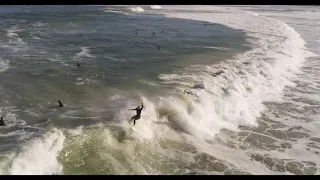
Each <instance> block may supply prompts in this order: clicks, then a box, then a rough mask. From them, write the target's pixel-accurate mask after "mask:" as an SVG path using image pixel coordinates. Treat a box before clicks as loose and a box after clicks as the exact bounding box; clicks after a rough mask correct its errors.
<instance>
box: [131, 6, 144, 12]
mask: <svg viewBox="0 0 320 180" xmlns="http://www.w3.org/2000/svg"><path fill="white" fill-rule="evenodd" d="M130 10H131V11H133V12H143V11H144V9H143V8H142V7H134V8H130Z"/></svg>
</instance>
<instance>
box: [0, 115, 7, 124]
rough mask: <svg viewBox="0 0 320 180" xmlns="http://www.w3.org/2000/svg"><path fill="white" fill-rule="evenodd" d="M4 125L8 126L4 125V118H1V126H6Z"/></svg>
mask: <svg viewBox="0 0 320 180" xmlns="http://www.w3.org/2000/svg"><path fill="white" fill-rule="evenodd" d="M4 125H6V123H4V120H3V116H1V119H0V126H4Z"/></svg>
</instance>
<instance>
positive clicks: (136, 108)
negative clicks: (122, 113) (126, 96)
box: [129, 108, 137, 111]
mask: <svg viewBox="0 0 320 180" xmlns="http://www.w3.org/2000/svg"><path fill="white" fill-rule="evenodd" d="M129 110H133V111H134V110H137V108H134V109H129Z"/></svg>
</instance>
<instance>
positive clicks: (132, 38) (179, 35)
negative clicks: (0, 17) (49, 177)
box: [0, 5, 320, 175]
mask: <svg viewBox="0 0 320 180" xmlns="http://www.w3.org/2000/svg"><path fill="white" fill-rule="evenodd" d="M21 8H22V9H23V7H21ZM31 8H34V7H31ZM46 8H48V9H49V12H51V11H52V12H55V13H57V12H58V14H59V13H61V16H63V15H64V14H63V13H64V12H65V11H68V12H73V13H75V14H74V17H73V18H74V19H73V20H72V21H73V22H72V23H73V24H72V25H70V24H66V22H58V21H55V20H54V18H52V17H55V16H54V15H51V14H50V15H48V16H49V17H43V18H44V19H43V20H41V19H40V20H36V21H35V20H32V19H31V20H29V21H27V22H23V20H21V19H19V18H20V17H19V16H18V15H17V17H16V19H17V22H20V23H21V24H23V23H26V26H23V25H21V27H20V26H19V25H15V26H11V27H9V26H10V25H8V27H1V28H2V29H3V30H4V32H6V33H5V34H3V35H1V45H0V47H1V52H2V53H3V54H5V55H3V56H1V57H0V73H1V75H2V77H1V81H2V82H3V84H2V85H0V91H1V92H0V93H1V95H2V98H1V99H0V101H1V108H0V111H1V112H0V114H3V115H5V119H6V126H5V127H1V136H0V138H1V139H0V140H1V141H0V142H1V146H2V148H1V149H0V156H1V161H0V173H1V174H312V175H314V174H319V164H320V158H319V148H320V144H319V143H320V134H319V127H320V126H319V125H320V124H319V120H318V117H319V111H320V109H319V107H320V106H319V103H320V102H319V101H320V98H319V95H318V94H319V93H318V92H319V80H318V78H317V76H318V73H317V70H318V66H319V65H318V62H317V59H318V58H319V57H318V53H319V52H318V50H317V47H319V43H318V41H316V40H315V39H317V38H318V39H319V38H320V37H318V36H316V30H317V29H316V28H315V30H314V31H315V32H312V30H310V29H308V28H305V29H304V28H303V27H309V28H310V27H312V26H311V25H309V24H308V23H310V24H311V23H312V22H313V21H316V18H315V17H316V15H318V13H319V12H317V11H313V8H314V9H315V7H309V9H308V7H291V6H283V7H279V8H278V7H277V8H276V7H275V9H272V8H269V7H256V6H192V7H190V6H162V5H161V6H158V5H157V6H156V5H153V6H107V7H105V6H97V7H90V6H89V7H88V9H86V7H85V6H83V9H80V10H77V11H75V10H74V9H73V8H72V7H68V8H66V9H65V8H63V7H59V8H56V9H54V8H53V7H46V6H44V7H43V9H44V10H46ZM40 9H41V8H40ZM44 10H43V11H44ZM11 11H18V12H19V11H21V10H19V9H13V10H11ZM35 11H38V10H35ZM41 11H42V10H41ZM41 11H40V10H39V13H42V12H41ZM78 11H79V12H78ZM3 12H5V11H3ZM83 12H85V13H86V16H87V17H89V18H92V21H83V19H82V18H83V17H82V15H81V14H82V13H83ZM292 12H294V14H295V16H291V15H290V13H291V14H292ZM103 13H104V14H103ZM306 14H308V16H306ZM96 16H97V17H96ZM104 16H106V17H105V18H111V19H110V22H109V21H108V22H103V21H104V20H105V18H104ZM64 17H65V18H68V17H67V16H64ZM301 17H304V18H305V19H307V20H306V21H302V20H300V21H301V22H300V21H296V20H295V19H294V18H301ZM46 18H48V19H49V18H50V19H51V20H52V19H53V20H52V22H46V21H44V20H45V19H46ZM100 18H101V19H100ZM114 19H116V20H117V19H118V20H117V22H115V21H114ZM67 20H68V21H69V19H67ZM171 20H172V22H171ZM70 21H71V20H70ZM94 21H95V22H97V23H98V24H99V23H101V24H102V23H110V24H111V25H113V26H110V24H106V26H102V25H101V26H99V25H96V26H94V25H92V24H91V26H88V25H90V23H92V22H94ZM44 22H46V23H44ZM126 22H130V23H131V24H129V25H127V26H125V25H124V24H126ZM150 22H155V23H154V24H151V25H148V24H150ZM298 22H299V23H301V24H299V23H298ZM5 23H6V22H5ZM50 23H52V26H53V28H55V29H52V27H50V26H51V25H50ZM157 23H163V24H157ZM177 23H181V25H180V26H176V25H175V24H177ZM30 24H32V26H29V25H30ZM27 25H28V26H27ZM317 25H318V24H317ZM3 26H4V25H3ZM27 27H30V29H28V28H27ZM90 27H92V28H93V27H95V29H94V30H91V29H90ZM106 27H110V29H109V30H108V32H104V33H106V34H103V32H102V31H105V28H106ZM179 27H180V28H179ZM198 27H199V29H195V28H198ZM37 28H41V29H37ZM70 29H71V30H70ZM296 29H298V30H296ZM26 31H30V36H31V35H33V36H34V35H36V36H37V37H38V38H39V39H35V38H32V37H28V35H26V34H23V32H26ZM197 31H198V33H197ZM309 31H311V33H313V36H315V37H312V36H311V37H309V36H308V35H309V33H310V32H309ZM70 32H75V33H74V34H72V37H74V40H69V39H67V38H66V37H69V36H70ZM154 32H155V34H154V35H152V33H154ZM80 33H81V35H82V36H79V34H80ZM54 34H56V36H57V37H55V36H54ZM46 36H47V37H49V40H52V41H51V42H52V44H51V45H50V46H45V45H43V44H42V43H45V41H46V40H45V37H46ZM87 37H88V39H86V38H87ZM159 44H160V47H161V48H160V49H158V50H157V49H156V47H157V45H159ZM133 46H134V48H136V49H132V47H133ZM26 47H27V48H28V49H29V52H28V53H29V54H28V53H26V51H25V50H26ZM60 48H61V49H60ZM123 49H125V50H126V52H125V53H124V52H123V51H122V50H123ZM19 53H23V54H24V56H23V58H26V59H17V56H18V55H19ZM75 62H80V63H81V68H78V69H77V68H74V64H75ZM139 64H140V66H139ZM32 80H34V81H32ZM26 82H30V83H29V84H28V83H26ZM41 84H43V87H42V86H41ZM19 88H20V89H21V88H22V89H24V92H21V94H20V93H18V92H19V91H18V90H19ZM35 94H36V95H38V96H36V95H35ZM58 98H59V99H61V100H62V101H63V102H65V106H66V108H65V109H59V108H55V104H56V99H58ZM141 102H143V104H144V109H143V111H142V117H141V119H140V120H138V121H137V124H136V127H135V128H136V129H137V132H135V131H132V129H131V128H130V127H129V126H130V125H129V124H128V122H127V121H128V120H129V119H130V118H131V116H133V115H134V113H133V112H132V111H129V110H128V109H132V108H135V107H136V106H137V105H140V103H141Z"/></svg>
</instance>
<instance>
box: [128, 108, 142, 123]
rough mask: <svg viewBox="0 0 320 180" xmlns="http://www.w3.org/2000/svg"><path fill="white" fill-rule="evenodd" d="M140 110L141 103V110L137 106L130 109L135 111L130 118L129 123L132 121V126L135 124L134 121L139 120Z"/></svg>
mask: <svg viewBox="0 0 320 180" xmlns="http://www.w3.org/2000/svg"><path fill="white" fill-rule="evenodd" d="M142 109H143V103H142V104H141V108H140V106H138V107H136V108H135V109H130V110H135V111H136V113H137V114H136V115H135V116H132V117H131V119H130V122H131V121H132V120H133V125H135V124H136V120H139V119H140V118H141V111H142Z"/></svg>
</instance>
